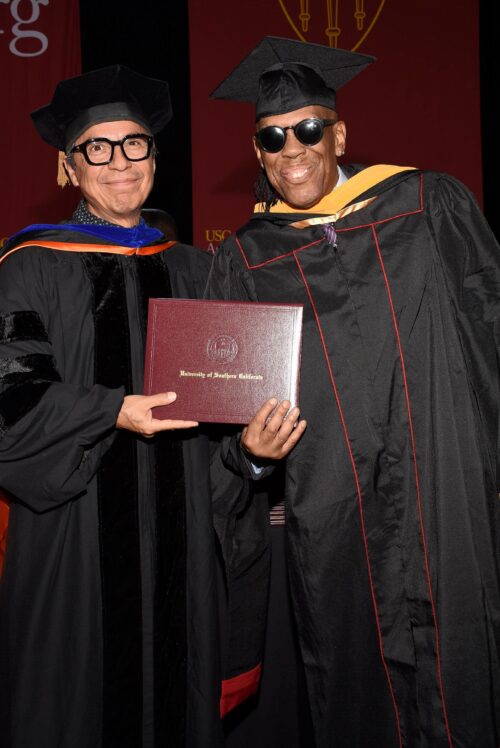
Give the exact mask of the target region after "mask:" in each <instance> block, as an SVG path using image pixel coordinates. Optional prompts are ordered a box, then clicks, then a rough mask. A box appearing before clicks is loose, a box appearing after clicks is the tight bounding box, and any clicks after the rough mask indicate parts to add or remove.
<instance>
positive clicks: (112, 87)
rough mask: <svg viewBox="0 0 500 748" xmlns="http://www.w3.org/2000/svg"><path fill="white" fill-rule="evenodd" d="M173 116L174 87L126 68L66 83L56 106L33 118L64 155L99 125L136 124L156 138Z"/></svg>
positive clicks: (102, 70)
mask: <svg viewBox="0 0 500 748" xmlns="http://www.w3.org/2000/svg"><path fill="white" fill-rule="evenodd" d="M171 117H172V107H171V104H170V93H169V88H168V83H167V82H166V81H162V80H158V79H156V78H148V77H147V76H145V75H141V74H140V73H137V72H136V71H135V70H131V69H130V68H128V67H125V66H124V65H110V66H108V67H105V68H100V69H99V70H93V71H91V72H90V73H84V74H83V75H78V76H76V77H75V78H68V79H67V80H63V81H61V82H60V83H58V85H57V86H56V89H55V91H54V95H53V97H52V101H51V102H50V104H47V105H46V106H43V107H41V108H40V109H37V110H36V111H34V112H32V113H31V118H32V120H33V122H34V124H35V127H36V129H37V130H38V133H39V134H40V135H41V137H42V138H43V140H45V142H46V143H49V145H53V146H54V147H55V148H57V149H58V150H60V151H67V150H69V148H70V147H71V146H72V145H73V144H74V142H75V140H76V139H77V138H78V136H79V135H81V134H82V132H84V131H85V130H86V129H87V128H88V127H91V126H92V125H96V124H98V123H99V122H116V121H118V120H132V121H133V122H137V123H139V124H141V125H143V127H145V128H146V129H147V130H148V131H149V132H150V133H152V134H154V133H157V132H159V131H160V130H161V129H162V128H163V127H164V126H165V125H166V124H167V122H168V121H169V120H170V118H171Z"/></svg>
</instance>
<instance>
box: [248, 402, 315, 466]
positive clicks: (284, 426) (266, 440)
mask: <svg viewBox="0 0 500 748" xmlns="http://www.w3.org/2000/svg"><path fill="white" fill-rule="evenodd" d="M277 403H278V401H277V400H276V398H272V399H271V400H268V401H267V402H266V403H264V405H263V406H262V407H261V408H260V409H259V410H258V411H257V413H256V414H255V416H254V417H253V418H252V420H251V421H250V423H249V424H248V426H246V428H244V429H243V433H242V435H241V446H242V447H243V449H244V450H245V452H247V454H249V455H250V456H251V457H257V458H259V459H264V460H281V459H282V458H283V457H286V455H287V454H288V453H289V452H291V451H292V449H293V448H294V447H295V445H296V444H297V442H298V441H299V439H300V438H301V437H302V434H303V433H304V431H305V430H306V426H307V423H306V421H305V420H302V421H298V417H299V415H300V410H299V408H292V409H291V410H290V403H289V402H288V400H283V402H281V403H280V404H279V405H278V407H276V406H277ZM275 408H276V410H275ZM273 410H274V411H275V412H274V413H273ZM271 413H273V415H271Z"/></svg>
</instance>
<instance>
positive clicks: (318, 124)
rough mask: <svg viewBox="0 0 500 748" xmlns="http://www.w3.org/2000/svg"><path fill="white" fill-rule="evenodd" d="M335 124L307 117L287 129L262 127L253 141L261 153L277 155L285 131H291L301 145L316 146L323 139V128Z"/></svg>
mask: <svg viewBox="0 0 500 748" xmlns="http://www.w3.org/2000/svg"><path fill="white" fill-rule="evenodd" d="M335 124H337V120H336V119H318V118H317V117H309V118H308V119H303V120H301V121H300V122H297V124H296V125H289V126H288V127H278V126H277V125H269V127H263V128H262V130H257V132H256V133H255V140H256V141H257V143H258V145H259V147H260V148H262V150H263V151H266V152H267V153H278V151H281V149H282V148H284V147H285V142H286V136H287V130H293V134H294V135H295V137H296V138H297V140H298V141H299V142H300V143H302V144H303V145H316V143H319V141H320V140H321V138H322V137H323V132H324V129H325V127H329V126H330V125H335Z"/></svg>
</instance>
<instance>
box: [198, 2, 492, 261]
mask: <svg viewBox="0 0 500 748" xmlns="http://www.w3.org/2000/svg"><path fill="white" fill-rule="evenodd" d="M189 12H190V50H191V53H190V54H191V100H192V129H193V135H192V145H193V154H192V155H193V201H194V204H193V211H194V241H195V243H196V244H198V245H199V246H203V247H206V248H209V249H212V248H214V247H215V246H216V245H217V244H218V243H220V241H221V239H222V238H223V237H224V235H226V234H227V233H228V232H229V231H231V230H233V229H235V228H236V227H237V226H238V225H241V224H242V223H244V222H245V221H246V220H247V218H248V216H249V215H250V212H251V210H252V206H253V195H252V187H253V182H254V179H255V176H256V174H257V163H256V160H255V156H254V153H253V148H252V144H251V138H252V134H253V131H254V120H253V108H252V106H251V105H250V104H248V105H247V104H236V103H229V102H222V101H210V100H209V98H208V96H209V94H210V92H211V91H212V90H213V89H214V88H215V86H216V85H217V84H218V83H219V82H220V81H221V80H222V79H223V78H224V77H225V76H226V75H227V74H228V73H229V72H230V70H231V69H232V68H233V67H234V66H235V65H236V64H237V63H238V62H239V60H240V59H241V58H242V57H243V56H244V55H245V54H247V53H248V52H250V50H251V49H252V48H253V47H254V46H255V45H256V44H257V43H258V42H259V41H260V39H261V38H262V36H265V35H274V36H285V37H289V38H293V39H303V40H306V41H310V42H316V43H324V44H329V43H330V41H331V43H332V45H335V44H336V46H338V47H340V48H343V49H351V50H356V51H359V52H363V53H365V54H371V55H374V56H375V57H376V58H377V62H375V63H374V64H373V65H371V66H370V67H369V68H368V69H367V70H365V72H363V73H362V74H361V75H360V76H359V77H358V78H356V79H355V80H353V81H352V82H351V83H350V84H349V85H348V86H346V88H345V89H341V91H340V93H339V96H338V102H339V105H338V108H339V114H340V116H341V117H342V118H343V119H344V120H345V121H346V123H347V133H348V139H347V152H346V156H345V157H344V158H345V160H346V162H351V163H364V164H367V165H368V164H372V163H387V164H391V163H392V164H399V165H411V166H418V167H420V168H426V169H427V168H429V169H436V170H439V171H445V172H448V173H451V174H453V175H454V176H456V177H458V178H459V179H461V180H462V181H463V182H465V184H467V186H468V187H469V188H470V189H472V190H473V192H474V193H475V195H476V197H477V198H478V200H480V201H481V198H482V192H481V183H482V174H481V139H480V112H479V33H478V25H479V0H463V2H461V3H456V2H455V0H441V1H440V2H439V3H436V2H434V0H420V2H418V3H415V2H413V1H412V0H397V2H396V0H239V2H238V3H234V2H233V0H217V2H214V3H209V2H206V0H189ZM308 16H309V18H308Z"/></svg>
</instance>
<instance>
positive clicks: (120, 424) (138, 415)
mask: <svg viewBox="0 0 500 748" xmlns="http://www.w3.org/2000/svg"><path fill="white" fill-rule="evenodd" d="M176 397H177V395H176V394H175V392H161V393H159V394H158V395H126V397H125V398H124V400H123V404H122V407H121V410H120V412H119V413H118V418H117V419H116V428H118V429H128V431H135V432H136V433H137V434H142V436H146V437H152V436H154V435H155V434H157V433H158V432H159V431H174V430H175V429H190V428H193V427H194V426H198V423H197V421H176V420H171V419H160V418H153V413H152V408H156V407H157V406H158V405H170V403H173V402H174V400H175V398H176Z"/></svg>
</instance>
